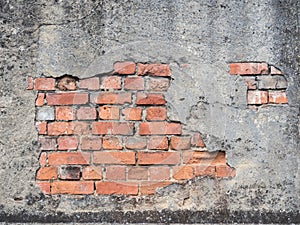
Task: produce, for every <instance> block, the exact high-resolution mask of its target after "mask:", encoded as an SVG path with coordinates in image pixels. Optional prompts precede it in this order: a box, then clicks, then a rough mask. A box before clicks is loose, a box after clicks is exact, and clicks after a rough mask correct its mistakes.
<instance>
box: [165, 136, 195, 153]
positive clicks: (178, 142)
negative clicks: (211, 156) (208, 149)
mask: <svg viewBox="0 0 300 225" xmlns="http://www.w3.org/2000/svg"><path fill="white" fill-rule="evenodd" d="M170 147H171V149H174V150H187V149H190V148H191V138H190V137H176V136H172V137H171V142H170Z"/></svg>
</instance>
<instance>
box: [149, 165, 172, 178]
mask: <svg viewBox="0 0 300 225" xmlns="http://www.w3.org/2000/svg"><path fill="white" fill-rule="evenodd" d="M149 176H150V180H169V179H170V167H167V166H157V167H150V168H149Z"/></svg>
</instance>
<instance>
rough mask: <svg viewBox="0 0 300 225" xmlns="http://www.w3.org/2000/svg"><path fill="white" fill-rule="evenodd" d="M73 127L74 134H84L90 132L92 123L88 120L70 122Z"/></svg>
mask: <svg viewBox="0 0 300 225" xmlns="http://www.w3.org/2000/svg"><path fill="white" fill-rule="evenodd" d="M70 123H71V127H72V129H73V134H77V135H83V134H90V123H88V122H77V121H75V122H70Z"/></svg>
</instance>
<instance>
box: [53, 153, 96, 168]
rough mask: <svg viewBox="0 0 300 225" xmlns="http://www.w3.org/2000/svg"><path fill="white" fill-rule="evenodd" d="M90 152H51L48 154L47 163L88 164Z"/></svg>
mask: <svg viewBox="0 0 300 225" xmlns="http://www.w3.org/2000/svg"><path fill="white" fill-rule="evenodd" d="M89 162H90V153H86V152H53V153H50V154H48V163H49V165H76V164H78V165H88V164H89Z"/></svg>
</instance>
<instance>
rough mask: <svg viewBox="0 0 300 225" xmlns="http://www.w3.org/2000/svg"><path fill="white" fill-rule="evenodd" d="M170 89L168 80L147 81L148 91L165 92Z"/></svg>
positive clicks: (151, 79)
mask: <svg viewBox="0 0 300 225" xmlns="http://www.w3.org/2000/svg"><path fill="white" fill-rule="evenodd" d="M169 87H170V80H169V79H168V78H150V79H149V80H148V86H147V88H148V90H149V91H166V90H168V88H169Z"/></svg>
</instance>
